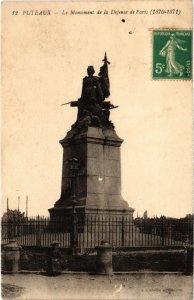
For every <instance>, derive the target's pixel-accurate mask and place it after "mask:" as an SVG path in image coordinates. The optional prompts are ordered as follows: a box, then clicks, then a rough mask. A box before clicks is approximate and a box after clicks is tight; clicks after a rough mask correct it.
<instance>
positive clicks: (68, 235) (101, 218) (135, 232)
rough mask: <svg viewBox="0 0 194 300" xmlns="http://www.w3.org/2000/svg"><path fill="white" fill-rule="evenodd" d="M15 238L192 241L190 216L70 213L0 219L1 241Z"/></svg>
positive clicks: (41, 242) (91, 242)
mask: <svg viewBox="0 0 194 300" xmlns="http://www.w3.org/2000/svg"><path fill="white" fill-rule="evenodd" d="M13 237H14V238H16V240H17V241H18V243H19V244H20V245H22V246H41V247H47V246H49V245H50V244H51V242H53V241H54V240H57V241H59V242H60V246H61V247H63V248H72V247H77V248H80V249H86V248H90V249H91V248H95V247H96V246H98V245H100V243H101V241H102V240H106V241H108V242H109V244H110V245H112V246H113V247H156V246H181V245H186V244H193V220H192V219H188V220H185V221H184V222H183V221H181V219H180V220H178V219H177V220H176V222H175V221H174V219H173V221H172V220H171V222H170V221H169V219H164V218H156V219H146V220H144V219H135V220H133V219H132V218H131V217H128V216H126V217H123V216H116V215H115V216H105V215H92V214H85V215H83V214H82V215H79V214H77V216H76V218H75V216H74V215H73V214H69V215H66V216H63V218H61V219H58V220H51V219H50V218H46V217H39V216H37V217H33V218H26V217H24V218H23V219H21V218H20V219H19V220H17V218H15V219H11V220H2V221H1V241H2V244H5V243H7V242H8V240H9V239H10V238H13Z"/></svg>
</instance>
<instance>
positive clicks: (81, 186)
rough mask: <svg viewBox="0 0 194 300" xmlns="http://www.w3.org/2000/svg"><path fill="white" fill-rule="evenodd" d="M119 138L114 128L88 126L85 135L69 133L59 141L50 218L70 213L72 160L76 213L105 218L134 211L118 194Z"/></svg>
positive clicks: (119, 188)
mask: <svg viewBox="0 0 194 300" xmlns="http://www.w3.org/2000/svg"><path fill="white" fill-rule="evenodd" d="M122 142H123V140H122V139H120V138H119V137H118V136H117V134H116V132H115V130H114V129H102V128H99V127H88V128H87V129H86V131H85V132H81V133H78V132H76V131H74V130H71V131H69V132H68V133H67V136H66V137H65V138H64V139H63V140H61V141H60V143H61V145H62V147H63V170H62V184H61V196H60V199H59V200H58V201H57V202H56V203H55V205H54V207H53V208H51V209H49V212H50V216H51V219H53V218H54V219H56V218H58V217H60V218H61V217H62V216H63V215H64V214H68V213H69V212H71V207H72V206H71V205H72V204H71V175H70V170H69V163H68V161H69V159H71V158H72V157H76V158H77V159H78V161H79V170H78V176H77V182H76V199H77V204H76V209H77V212H80V213H81V212H82V213H83V214H84V213H91V214H105V215H124V216H131V217H132V215H133V212H134V209H132V208H130V207H129V206H128V203H127V202H126V201H125V200H124V199H123V197H122V195H121V159H120V146H121V144H122Z"/></svg>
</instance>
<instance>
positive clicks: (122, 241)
mask: <svg viewBox="0 0 194 300" xmlns="http://www.w3.org/2000/svg"><path fill="white" fill-rule="evenodd" d="M124 225H125V224H124V216H122V223H121V246H122V247H124V246H125V228H124Z"/></svg>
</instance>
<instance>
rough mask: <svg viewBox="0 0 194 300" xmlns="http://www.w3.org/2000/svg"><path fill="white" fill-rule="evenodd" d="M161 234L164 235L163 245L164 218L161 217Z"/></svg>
mask: <svg viewBox="0 0 194 300" xmlns="http://www.w3.org/2000/svg"><path fill="white" fill-rule="evenodd" d="M161 235H162V246H164V218H163V217H162V218H161Z"/></svg>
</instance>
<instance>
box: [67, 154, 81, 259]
mask: <svg viewBox="0 0 194 300" xmlns="http://www.w3.org/2000/svg"><path fill="white" fill-rule="evenodd" d="M69 168H70V175H71V204H72V228H71V249H72V254H75V253H76V248H77V246H78V230H77V212H76V208H75V206H76V204H77V200H76V181H77V173H78V168H79V163H78V159H77V158H75V157H73V158H71V159H69Z"/></svg>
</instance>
